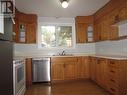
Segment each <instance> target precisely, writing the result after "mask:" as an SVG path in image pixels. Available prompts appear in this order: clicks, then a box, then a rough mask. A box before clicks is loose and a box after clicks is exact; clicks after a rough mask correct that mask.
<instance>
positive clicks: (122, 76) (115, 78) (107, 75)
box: [90, 57, 127, 95]
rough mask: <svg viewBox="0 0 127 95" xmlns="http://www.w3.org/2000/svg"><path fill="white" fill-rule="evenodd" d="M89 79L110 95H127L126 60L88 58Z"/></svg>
mask: <svg viewBox="0 0 127 95" xmlns="http://www.w3.org/2000/svg"><path fill="white" fill-rule="evenodd" d="M90 79H91V80H93V81H95V82H96V83H97V84H98V85H100V86H101V87H103V88H104V89H105V90H107V91H109V92H110V93H111V95H127V90H126V88H127V60H114V59H106V58H98V57H90Z"/></svg>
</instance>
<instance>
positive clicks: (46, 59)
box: [32, 57, 50, 61]
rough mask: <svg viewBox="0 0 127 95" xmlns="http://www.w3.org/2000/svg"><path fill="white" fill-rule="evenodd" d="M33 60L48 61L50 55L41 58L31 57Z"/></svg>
mask: <svg viewBox="0 0 127 95" xmlns="http://www.w3.org/2000/svg"><path fill="white" fill-rule="evenodd" d="M32 60H33V61H36V60H37V61H39V60H44V61H50V57H42V58H33V59H32Z"/></svg>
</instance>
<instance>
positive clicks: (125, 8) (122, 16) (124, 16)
mask: <svg viewBox="0 0 127 95" xmlns="http://www.w3.org/2000/svg"><path fill="white" fill-rule="evenodd" d="M119 20H120V21H123V20H127V1H126V3H124V5H122V8H121V9H120V11H119Z"/></svg>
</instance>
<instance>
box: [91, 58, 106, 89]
mask: <svg viewBox="0 0 127 95" xmlns="http://www.w3.org/2000/svg"><path fill="white" fill-rule="evenodd" d="M90 79H91V80H93V81H95V82H96V83H97V84H98V85H100V86H101V87H103V88H107V86H106V85H107V59H104V58H97V57H90Z"/></svg>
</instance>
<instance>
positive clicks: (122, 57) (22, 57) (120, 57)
mask: <svg viewBox="0 0 127 95" xmlns="http://www.w3.org/2000/svg"><path fill="white" fill-rule="evenodd" d="M79 56H92V57H99V58H107V59H116V60H127V56H119V55H97V54H73V55H64V56H59V55H55V56H53V55H31V56H25V55H23V56H15V57H14V60H15V59H25V58H38V57H79Z"/></svg>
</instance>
